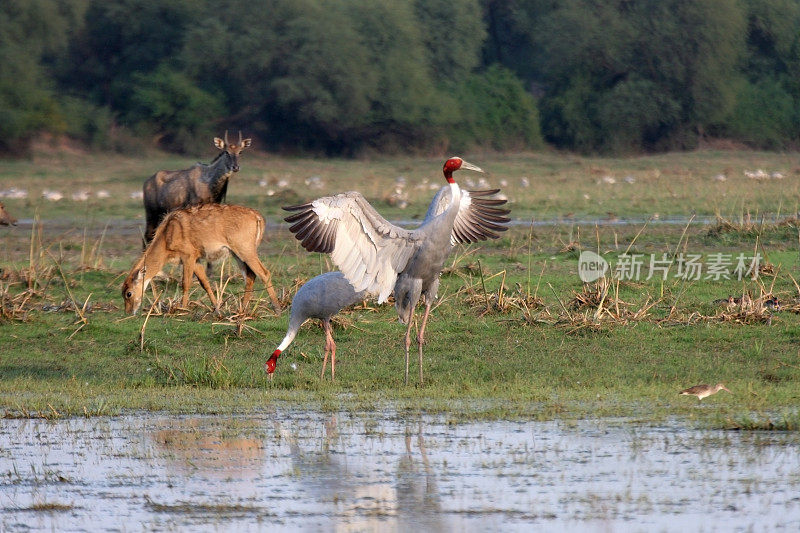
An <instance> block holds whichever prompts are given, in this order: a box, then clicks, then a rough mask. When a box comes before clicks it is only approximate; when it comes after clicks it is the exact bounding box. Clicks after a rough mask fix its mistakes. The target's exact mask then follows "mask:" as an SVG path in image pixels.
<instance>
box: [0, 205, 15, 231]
mask: <svg viewBox="0 0 800 533" xmlns="http://www.w3.org/2000/svg"><path fill="white" fill-rule="evenodd" d="M16 225H17V219H16V218H14V217H12V216H11V215H10V214H9V213H8V211H6V206H4V205H3V203H2V202H0V226H16Z"/></svg>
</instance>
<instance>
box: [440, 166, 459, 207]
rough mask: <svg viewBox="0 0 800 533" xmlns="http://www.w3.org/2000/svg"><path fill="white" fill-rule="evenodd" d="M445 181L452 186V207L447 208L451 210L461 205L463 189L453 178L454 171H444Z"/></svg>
mask: <svg viewBox="0 0 800 533" xmlns="http://www.w3.org/2000/svg"><path fill="white" fill-rule="evenodd" d="M444 179H446V180H447V183H449V184H450V205H449V206H447V209H448V210H450V209H453V207H454V206H457V205H458V204H459V203H461V188H460V187H459V186H458V183H456V180H455V178H453V171H452V170H445V171H444Z"/></svg>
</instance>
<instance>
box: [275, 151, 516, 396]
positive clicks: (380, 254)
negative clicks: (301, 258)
mask: <svg viewBox="0 0 800 533" xmlns="http://www.w3.org/2000/svg"><path fill="white" fill-rule="evenodd" d="M462 168H463V169H469V170H474V171H477V172H483V170H481V169H480V168H478V167H476V166H475V165H471V164H470V163H467V162H466V161H464V160H463V159H461V158H460V157H451V158H450V159H448V160H447V161H445V163H444V167H443V168H442V172H443V173H444V177H445V179H446V180H447V182H448V184H449V186H448V187H446V188H443V189H441V190H440V191H439V192H438V193H437V194H436V196H435V197H434V199H433V201H432V202H431V205H430V207H429V208H428V213H427V214H426V216H425V220H424V221H423V222H422V225H421V226H420V227H418V228H417V229H414V230H407V229H404V228H400V227H398V226H395V225H394V224H391V223H390V222H388V221H387V220H386V219H384V218H383V217H382V216H381V215H380V214H378V212H377V211H375V209H374V208H373V207H372V206H371V205H370V204H369V202H367V200H366V199H365V198H364V197H363V196H362V195H361V194H360V193H358V192H354V191H351V192H346V193H342V194H337V195H335V196H325V197H322V198H318V199H316V200H313V201H312V202H309V203H307V204H303V205H295V206H291V207H284V209H285V210H287V211H297V213H295V214H293V215H290V216H288V217H286V218H285V219H284V220H286V222H289V223H291V224H292V226H291V227H290V228H289V231H291V232H292V233H294V234H295V237H296V238H297V239H298V240H300V241H301V243H302V245H303V247H304V248H305V249H306V250H309V251H311V252H322V253H330V254H331V260H332V261H333V263H334V264H335V265H336V266H337V267H339V269H340V270H341V271H342V274H343V275H344V277H345V278H347V281H349V282H350V283H351V284H352V285H353V288H354V289H355V290H356V291H363V290H366V291H367V293H369V294H370V295H377V297H378V303H383V302H385V301H386V299H387V298H388V297H389V294H390V293H392V292H394V298H395V307H396V309H397V314H398V316H399V318H400V321H401V322H403V323H405V324H407V326H406V337H405V347H406V351H405V352H406V374H405V382H406V383H408V360H409V347H410V345H411V327H412V322H413V320H412V319H413V315H414V308H415V307H416V306H417V303H418V302H419V300H420V297H421V296H424V297H425V314H424V315H423V317H422V323H421V325H420V328H419V333H418V334H417V343H418V345H419V381H420V383H422V344H423V342H424V340H425V325H426V323H427V321H428V315H430V312H431V305H432V304H433V301H434V300H435V299H436V293H437V291H438V289H439V274H440V273H441V271H442V267H443V266H444V262H445V260H446V259H447V256H448V255H450V252H451V250H452V248H453V245H455V244H456V243H459V242H460V243H469V242H477V241H483V240H486V239H487V238H492V239H496V238H497V237H498V235H497V233H495V232H496V231H505V230H506V229H508V228H507V227H506V226H504V225H503V224H506V223H508V222H510V219H509V218H508V217H506V216H505V215H507V214H508V213H509V211H507V210H505V209H499V208H497V207H496V206H499V205H502V204H505V203H506V200H503V199H499V198H485V197H486V196H491V195H493V194H495V193H497V192H499V190H491V191H472V192H470V191H462V190H461V189H460V188H459V186H458V184H457V183H456V181H455V179H453V172H455V171H456V170H459V169H462Z"/></svg>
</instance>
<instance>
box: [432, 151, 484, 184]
mask: <svg viewBox="0 0 800 533" xmlns="http://www.w3.org/2000/svg"><path fill="white" fill-rule="evenodd" d="M462 168H463V169H466V170H474V171H475V172H483V169H482V168H481V167H479V166H476V165H473V164H472V163H467V162H466V161H464V160H463V159H461V158H460V157H451V158H450V159H448V160H447V161H445V162H444V167H442V172H444V178H445V179H446V180H447V181H448V183H455V180H454V179H453V172H455V171H456V170H461V169H462Z"/></svg>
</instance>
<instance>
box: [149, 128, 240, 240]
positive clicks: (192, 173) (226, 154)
mask: <svg viewBox="0 0 800 533" xmlns="http://www.w3.org/2000/svg"><path fill="white" fill-rule="evenodd" d="M250 141H251V140H250V139H242V132H241V131H240V132H239V142H238V143H228V132H227V131H226V132H225V138H224V139H220V138H219V137H214V146H216V147H217V148H219V149H220V150H222V151H221V152H220V153H219V155H218V156H217V157H216V158H214V160H213V161H212V162H211V163H209V164H208V165H204V164H202V163H198V164H196V165H194V166H193V167H191V168H187V169H185V170H159V171H158V172H156V173H155V174H153V175H152V176H150V177H149V178H147V180H146V181H145V182H144V186H143V187H142V194H143V199H144V211H145V217H146V222H147V227H146V228H145V232H144V239H145V243H148V242H150V241H151V240H152V238H153V235H154V234H155V232H156V228H157V227H158V224H159V223H160V222H161V220H162V219H163V218H164V216H165V215H166V214H167V213H169V212H170V211H172V210H173V209H180V208H182V207H189V206H191V205H198V204H210V203H215V204H219V203H222V202H223V201H224V200H225V195H226V193H227V192H228V180H229V179H230V177H231V175H233V173H234V172H239V154H240V153H241V152H242V150H244V149H245V148H247V147H248V146H250Z"/></svg>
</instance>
